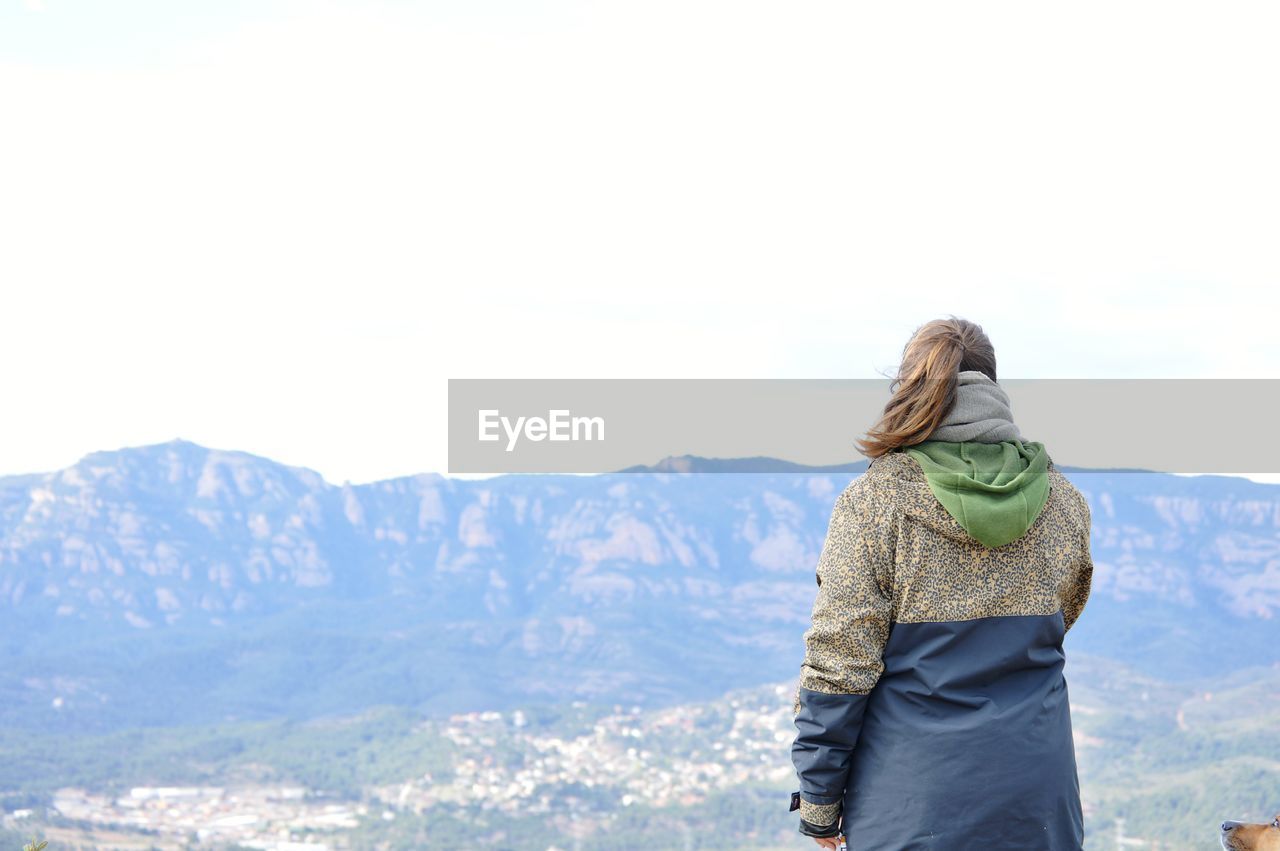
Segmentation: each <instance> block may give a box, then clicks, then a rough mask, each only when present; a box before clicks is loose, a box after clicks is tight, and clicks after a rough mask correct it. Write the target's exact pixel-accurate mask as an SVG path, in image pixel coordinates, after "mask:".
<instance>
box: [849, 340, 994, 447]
mask: <svg viewBox="0 0 1280 851" xmlns="http://www.w3.org/2000/svg"><path fill="white" fill-rule="evenodd" d="M970 369H972V370H977V371H979V372H982V373H985V374H986V375H987V377H988V378H990V379H991V380H992V381H995V380H996V354H995V349H994V348H993V347H992V345H991V341H990V340H988V339H987V335H986V334H984V333H983V331H982V327H981V326H979V325H977V324H975V323H973V322H969V321H968V320H966V319H957V318H956V317H954V316H952V317H950V318H949V319H935V320H933V321H932V322H928V323H925V324H924V325H922V326H920V327H919V328H917V329H916V332H915V333H914V334H912V335H911V339H910V340H909V341H907V345H906V348H904V349H903V351H902V363H901V364H900V365H899V367H898V374H897V377H895V378H894V380H893V384H892V385H891V389H892V393H893V395H892V396H891V397H890V398H889V402H888V404H886V405H885V406H884V413H883V414H881V416H880V421H879V422H877V423H876V424H875V425H874V426H872V427H871V428H870V429H869V430H868V431H867V435H866V437H865V438H863V439H861V440H859V441H857V445H858V450H859V451H860V452H862V454H863V455H866V456H867V457H868V458H879V457H880V456H881V455H885V454H887V453H889V452H892V451H893V450H895V449H898V448H900V447H903V446H911V445H914V444H916V443H920V442H922V441H924V440H927V439H928V437H929V435H930V434H932V433H933V430H934V429H936V428H937V427H938V425H939V424H940V423H941V422H942V419H943V417H945V416H946V415H947V413H948V412H950V410H951V406H952V405H954V404H955V399H956V376H957V375H958V374H959V373H960V372H961V371H963V370H970Z"/></svg>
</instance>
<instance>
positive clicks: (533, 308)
mask: <svg viewBox="0 0 1280 851" xmlns="http://www.w3.org/2000/svg"><path fill="white" fill-rule="evenodd" d="M1278 9H1280V7H1277V6H1275V5H1274V4H1269V3H1258V4H1234V3H1215V4H1205V3H1195V4H1184V3H1168V2H1161V3H1150V4H1147V3H1117V2H1107V3H1075V4H1070V5H1061V4H1057V5H1047V4H1027V3H1020V2H1019V3H982V4H969V3H966V4H957V3H914V4H854V3H848V2H844V0H841V2H832V3H821V2H818V3H784V2H770V3H758V2H749V1H748V0H732V2H728V0H726V2H703V0H678V2H664V0H646V2H643V3H640V2H633V3H628V2H612V3H589V4H588V3H581V4H578V3H571V2H542V3H539V2H536V0H520V2H514V0H511V2H504V3H487V2H483V0H468V2H460V1H459V2H435V3H409V2H372V1H371V0H360V2H348V3H337V2H318V0H305V1H304V2H265V0H255V2H226V0H220V2H218V3H195V2H187V3H182V2H176V0H153V2H130V0H115V2H112V3H103V2H101V0H78V2H71V0H43V2H39V0H27V2H20V0H0V110H2V111H3V112H2V114H3V116H4V128H5V129H4V132H3V133H0V163H2V164H3V165H2V167H3V170H4V172H3V186H2V188H0V286H3V294H4V299H3V304H2V307H0V358H2V362H3V364H4V367H5V369H4V383H3V399H4V402H5V404H4V408H3V423H2V424H0V473H14V472H25V471H33V470H44V469H53V468H57V467H62V466H65V465H68V464H71V463H74V462H75V460H76V459H78V458H79V457H81V456H82V455H84V454H85V453H87V452H89V451H92V450H96V449H107V448H116V447H119V446H125V445H136V444H143V443H152V442H157V441H163V440H168V439H171V438H173V437H183V438H186V439H189V440H194V441H197V442H199V443H203V444H207V445H210V446H215V447H220V448H235V449H245V450H248V451H252V452H256V453H259V454H263V455H267V456H270V457H273V458H276V459H278V460H281V461H284V462H287V463H292V464H299V465H303V466H308V467H312V468H314V469H317V470H319V471H320V472H322V473H323V474H324V475H325V476H326V477H327V478H329V479H330V480H332V481H342V480H344V479H350V480H352V481H368V480H371V479H376V478H382V477H386V476H392V475H400V474H408V473H413V472H420V471H427V470H438V469H443V467H444V464H445V449H446V447H445V433H444V425H445V422H444V410H445V401H446V400H445V391H446V383H445V382H446V379H447V378H450V377H610V376H614V377H674V376H693V377H868V376H873V375H875V374H877V371H879V370H884V369H887V368H889V367H891V366H892V365H893V364H894V361H895V358H896V356H897V354H898V353H899V351H900V349H901V346H902V343H903V342H904V341H905V339H906V336H907V335H908V333H909V332H910V331H911V329H912V328H914V327H915V326H917V325H918V324H920V323H921V322H923V321H925V320H927V319H930V318H933V317H935V316H938V315H942V314H945V313H957V314H959V315H962V316H966V317H968V318H971V319H974V320H976V321H978V322H980V323H982V324H983V325H984V327H985V328H986V329H987V330H988V332H989V333H990V335H991V337H992V339H993V340H994V342H995V344H996V347H997V351H998V354H999V358H1000V364H1001V370H1002V374H1004V375H1006V376H1009V377H1039V376H1058V377H1064V376H1065V377H1082V376H1083V377H1088V376H1115V377H1139V376H1141V377H1148V376H1168V377H1210V376H1221V377H1280V347H1278V346H1277V344H1276V336H1277V335H1276V307H1277V304H1278V302H1277V299H1276V297H1275V296H1274V295H1273V294H1272V292H1270V291H1272V290H1274V289H1275V288H1276V285H1277V283H1280V252H1278V250H1277V240H1276V235H1277V234H1280V202H1278V201H1277V199H1280V161H1278V159H1277V157H1276V156H1275V152H1276V151H1277V150H1280V112H1278V111H1277V110H1276V109H1275V108H1274V103H1275V81H1276V80H1277V79H1280V52H1277V51H1276V50H1274V33H1275V32H1276V27H1277V24H1278V23H1280V11H1278Z"/></svg>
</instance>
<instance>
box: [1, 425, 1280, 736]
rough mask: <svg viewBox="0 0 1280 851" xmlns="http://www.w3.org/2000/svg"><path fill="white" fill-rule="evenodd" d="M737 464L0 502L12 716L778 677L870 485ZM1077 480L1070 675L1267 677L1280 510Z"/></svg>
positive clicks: (1196, 481)
mask: <svg viewBox="0 0 1280 851" xmlns="http://www.w3.org/2000/svg"><path fill="white" fill-rule="evenodd" d="M747 467H748V468H749V469H751V470H754V471H755V472H734V470H735V469H742V468H743V467H742V465H740V464H735V463H734V462H733V461H732V460H728V461H725V460H711V459H696V458H684V459H668V460H667V461H665V462H662V463H661V464H658V465H655V467H653V468H644V469H633V470H629V471H623V472H619V473H615V474H608V475H596V476H547V475H537V476H535V475H512V476H500V477H495V478H491V479H485V480H459V479H452V478H448V477H444V476H440V475H433V474H424V475H417V476H409V477H404V478H398V479H390V480H386V481H381V482H374V483H369V484H360V485H351V484H344V485H334V484H330V483H328V482H326V481H325V480H324V479H323V478H322V477H321V476H320V475H319V474H317V473H315V472H313V471H311V470H307V469H303V468H298V467H290V466H285V465H282V464H279V463H276V462H274V461H271V460H269V459H266V458H262V457H258V456H254V455H251V454H247V453H243V452H234V451H222V450H215V449H209V448H206V447H202V446H199V445H196V444H193V443H190V442H186V441H180V440H178V441H172V442H169V443H163V444H158V445H152V446H143V447H136V448H128V449H121V450H117V451H108V452H98V453H94V454H91V455H88V456H86V457H85V458H83V459H82V460H81V461H80V462H79V463H77V464H75V465H74V466H71V467H69V468H67V469H64V470H60V471H57V472H52V473H47V474H35V475H22V476H11V477H6V478H0V607H3V608H4V611H5V617H6V619H7V621H8V622H9V624H10V626H11V629H9V630H6V633H5V637H4V638H3V639H2V641H3V645H2V646H3V652H4V655H5V659H6V665H5V666H4V670H3V672H0V697H2V698H3V701H0V720H2V721H3V723H4V724H6V725H12V726H14V727H17V728H23V729H40V730H45V731H58V730H62V731H78V732H81V731H109V730H112V729H121V728H126V727H132V726H145V725H166V724H176V723H202V722H208V723H213V722H225V721H239V720H252V719H260V718H271V717H290V718H308V717H316V716H320V715H325V714H331V713H341V712H350V711H357V710H359V709H361V708H363V707H366V706H373V705H385V704H395V705H402V706H407V707H413V708H415V709H418V710H422V711H424V712H426V713H428V714H431V713H436V714H440V713H446V712H456V711H466V710H472V709H502V708H504V707H508V706H513V705H528V704H529V703H530V702H531V701H532V702H545V703H547V704H558V703H563V702H564V701H569V700H578V699H583V700H591V701H612V700H621V701H625V702H626V703H628V704H636V705H641V706H647V707H656V706H663V705H671V704H675V703H678V702H682V701H688V700H696V699H704V698H711V697H714V696H716V695H720V694H723V693H724V692H726V691H729V690H731V689H734V688H742V687H750V686H755V685H760V684H764V683H769V682H775V681H779V680H783V679H785V678H787V677H791V676H794V675H795V674H796V672H797V671H798V666H799V663H800V659H801V656H802V652H803V644H802V640H801V635H802V632H803V630H804V629H805V627H806V625H807V621H808V616H809V609H810V606H811V605H812V602H813V597H814V593H815V591H816V583H815V578H814V568H815V566H816V562H817V557H818V553H819V551H820V548H821V546H822V540H823V536H824V534H825V531H826V524H827V521H828V519H829V516H830V510H831V507H832V504H833V502H834V500H835V498H836V496H837V495H838V494H839V492H840V490H841V489H843V488H844V487H845V486H846V485H847V484H848V483H849V481H850V480H851V479H852V478H853V476H855V475H857V473H858V472H859V471H860V470H861V469H862V467H861V466H860V465H856V464H851V465H849V466H847V467H838V468H823V469H807V468H800V467H796V466H794V465H786V464H785V463H784V462H778V465H777V467H776V469H774V468H768V467H763V468H762V467H761V466H760V459H751V460H750V462H749V464H748V465H747ZM762 469H766V470H768V471H767V472H760V470H762ZM1065 472H1066V473H1067V474H1068V476H1069V477H1070V478H1071V480H1072V481H1073V482H1074V483H1075V484H1076V485H1077V487H1079V488H1080V490H1081V491H1082V492H1083V493H1084V495H1085V497H1086V499H1087V500H1088V501H1089V504H1090V506H1091V508H1092V511H1093V537H1092V549H1093V557H1094V563H1095V574H1094V590H1093V595H1092V596H1091V598H1090V600H1089V603H1088V606H1087V607H1086V610H1085V612H1084V614H1083V616H1082V617H1081V619H1080V621H1079V622H1078V623H1077V625H1076V626H1075V628H1074V629H1073V630H1072V631H1071V633H1070V634H1069V636H1068V639H1067V642H1068V652H1069V654H1070V653H1072V652H1075V651H1079V652H1081V653H1084V654H1088V655H1091V656H1101V657H1106V658H1109V659H1113V660H1115V661H1117V662H1120V663H1123V664H1124V665H1127V666H1131V667H1133V668H1135V669H1138V670H1144V671H1149V672H1151V674H1152V675H1153V676H1159V677H1160V678H1163V679H1168V680H1173V681H1177V680H1179V679H1185V680H1190V679H1195V678H1203V677H1206V676H1212V675H1216V674H1221V675H1227V674H1230V673H1231V672H1234V671H1239V670H1241V669H1244V668H1248V667H1250V666H1257V665H1272V664H1274V663H1275V662H1276V660H1277V658H1280V653H1278V651H1277V647H1280V640H1278V639H1280V620H1278V619H1277V615H1280V486H1276V485H1266V484H1259V483H1255V482H1251V481H1248V480H1246V479H1241V478H1233V477H1219V476H1197V477H1182V476H1171V475H1166V474H1158V473H1143V472H1130V471H1087V470H1066V471H1065ZM1068 671H1070V664H1068ZM1068 676H1070V674H1069V673H1068Z"/></svg>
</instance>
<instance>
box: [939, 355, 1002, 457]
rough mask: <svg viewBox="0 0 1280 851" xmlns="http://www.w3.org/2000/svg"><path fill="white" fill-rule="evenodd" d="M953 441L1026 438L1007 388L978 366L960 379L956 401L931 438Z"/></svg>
mask: <svg viewBox="0 0 1280 851" xmlns="http://www.w3.org/2000/svg"><path fill="white" fill-rule="evenodd" d="M928 439H929V440H945V441H949V442H952V443H962V442H964V441H975V442H977V443H1000V442H1002V441H1005V440H1022V434H1021V432H1019V431H1018V427H1017V426H1016V425H1014V422H1013V409H1012V408H1011V407H1010V406H1009V396H1008V394H1007V393H1005V392H1004V388H1003V387H1001V386H1000V385H999V384H996V383H995V382H994V381H992V380H991V379H990V378H988V377H987V376H986V375H985V374H983V373H981V372H978V371H977V370H974V369H966V370H964V371H962V372H961V373H960V374H959V375H958V376H957V378H956V402H955V405H953V406H952V408H951V411H950V412H949V413H948V414H947V415H946V416H945V417H944V418H943V420H942V422H941V423H939V424H938V427H937V428H936V429H934V430H933V432H932V433H931V434H930V435H929V437H928Z"/></svg>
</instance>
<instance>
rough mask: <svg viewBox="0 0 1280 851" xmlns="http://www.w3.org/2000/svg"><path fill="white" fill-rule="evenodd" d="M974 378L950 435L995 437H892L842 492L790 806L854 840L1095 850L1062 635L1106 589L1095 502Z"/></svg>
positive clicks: (801, 713)
mask: <svg viewBox="0 0 1280 851" xmlns="http://www.w3.org/2000/svg"><path fill="white" fill-rule="evenodd" d="M961 377H962V379H963V380H962V382H961V386H960V388H959V402H958V403H957V405H956V406H955V408H953V412H952V415H951V416H949V417H948V419H947V420H945V421H944V428H940V429H938V430H935V432H934V435H935V436H936V435H938V434H943V435H948V436H958V437H962V438H966V437H970V436H973V435H975V434H976V435H977V436H978V437H979V438H985V439H986V442H983V441H982V439H959V440H949V441H942V440H929V441H926V442H924V443H921V444H918V445H916V446H912V447H907V448H906V449H905V450H899V451H895V452H891V453H889V454H887V455H884V456H882V457H880V458H877V459H875V460H873V461H872V463H871V464H870V466H869V467H868V469H867V471H866V472H865V473H864V474H863V475H861V476H860V477H858V478H857V479H855V480H854V481H853V483H852V484H850V485H849V486H848V488H846V489H845V490H844V492H843V493H841V494H840V496H839V498H838V499H837V500H836V504H835V507H834V509H833V511H832V514H831V521H830V525H829V528H828V531H827V538H826V542H825V544H824V546H823V550H822V554H821V556H820V557H819V561H818V566H817V582H818V593H817V598H816V600H815V602H814V606H813V616H812V626H811V627H810V629H809V630H808V631H807V632H806V633H805V637H804V638H805V656H804V662H803V664H802V666H801V674H800V680H799V684H798V686H797V690H796V695H795V706H794V711H795V725H796V728H797V735H796V738H795V741H794V744H793V745H792V760H793V762H794V764H795V768H796V772H797V775H798V777H799V781H800V789H799V791H798V792H797V793H795V794H793V795H792V809H799V810H800V818H801V822H800V832H801V833H804V834H806V835H809V836H835V835H837V834H838V833H840V834H843V835H844V836H846V837H847V840H848V847H849V848H850V849H851V851H861V849H868V850H869V851H870V850H871V849H874V851H906V849H913V850H914V849H925V848H936V849H947V851H965V849H984V851H997V849H1009V851H1014V849H1016V851H1079V849H1081V848H1082V846H1083V839H1084V828H1083V818H1082V813H1081V806H1080V794H1079V782H1078V779H1077V774H1076V762H1075V751H1074V747H1073V741H1072V732H1071V714H1070V705H1069V702H1068V698H1067V684H1066V681H1065V679H1064V677H1063V665H1064V662H1065V657H1064V654H1063V648H1062V642H1063V638H1064V637H1065V635H1066V633H1067V631H1068V630H1069V629H1071V626H1072V625H1073V624H1074V623H1075V621H1076V619H1077V618H1078V617H1079V616H1080V614H1081V612H1082V611H1083V609H1084V606H1085V602H1086V600H1087V599H1088V596H1089V589H1090V582H1091V579H1092V574H1093V563H1092V561H1091V558H1090V553H1089V533H1090V514H1089V507H1088V504H1087V503H1086V502H1085V500H1084V499H1083V497H1082V496H1081V495H1080V493H1079V492H1078V491H1077V490H1076V489H1075V488H1074V487H1073V486H1072V485H1071V483H1070V482H1069V481H1067V479H1066V477H1064V476H1063V475H1062V474H1061V473H1060V472H1059V471H1058V470H1057V468H1056V467H1055V466H1054V464H1053V462H1052V460H1051V459H1050V458H1049V456H1048V454H1047V453H1046V452H1045V449H1044V447H1043V446H1042V445H1040V444H1038V443H1030V442H1024V441H1023V440H1022V439H1021V435H1019V434H1018V433H1017V430H1016V428H1015V427H1012V423H1011V421H1008V422H1007V424H1001V423H999V422H994V425H995V426H996V427H994V428H993V427H992V425H993V420H994V421H999V420H1001V419H1006V418H1007V417H1008V416H1009V415H1007V414H999V413H997V414H996V415H994V416H992V411H991V410H990V405H988V404H984V403H982V402H981V401H980V400H979V402H978V403H977V405H976V408H981V409H983V412H982V413H975V407H974V405H972V404H970V403H973V402H974V400H975V398H976V396H977V394H978V393H982V394H988V395H992V396H993V398H996V399H999V398H1000V397H1003V390H1001V389H1000V388H999V387H998V385H996V384H995V382H994V381H991V379H989V378H986V377H985V376H981V375H980V374H979V373H961ZM965 387H978V388H981V389H980V390H979V391H965ZM992 388H995V390H994V391H993V390H992ZM960 402H963V403H965V404H963V405H962V404H960ZM1004 403H1005V406H1006V409H1007V398H1005V399H1004ZM957 426H959V427H960V428H957ZM965 426H971V427H970V428H968V429H966V428H965Z"/></svg>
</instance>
